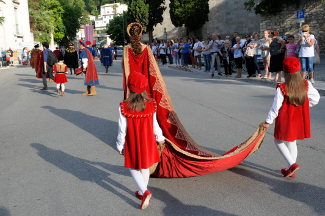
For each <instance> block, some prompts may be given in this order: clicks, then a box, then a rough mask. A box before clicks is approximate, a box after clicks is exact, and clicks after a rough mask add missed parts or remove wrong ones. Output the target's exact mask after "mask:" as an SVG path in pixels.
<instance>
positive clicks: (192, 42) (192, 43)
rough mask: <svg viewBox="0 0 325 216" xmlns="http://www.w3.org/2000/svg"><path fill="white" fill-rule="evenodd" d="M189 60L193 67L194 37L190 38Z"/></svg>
mask: <svg viewBox="0 0 325 216" xmlns="http://www.w3.org/2000/svg"><path fill="white" fill-rule="evenodd" d="M189 44H190V60H191V63H192V68H195V61H194V44H195V42H194V38H191V39H190V42H189Z"/></svg>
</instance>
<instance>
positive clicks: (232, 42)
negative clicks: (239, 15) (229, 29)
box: [231, 32, 238, 46]
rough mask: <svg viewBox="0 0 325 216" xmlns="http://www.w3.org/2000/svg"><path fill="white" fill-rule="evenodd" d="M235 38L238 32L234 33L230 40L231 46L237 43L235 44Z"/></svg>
mask: <svg viewBox="0 0 325 216" xmlns="http://www.w3.org/2000/svg"><path fill="white" fill-rule="evenodd" d="M236 37H238V32H235V33H234V37H233V38H232V39H231V44H232V46H234V45H235V44H236V43H237V42H236Z"/></svg>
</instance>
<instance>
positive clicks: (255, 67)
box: [247, 33, 262, 77]
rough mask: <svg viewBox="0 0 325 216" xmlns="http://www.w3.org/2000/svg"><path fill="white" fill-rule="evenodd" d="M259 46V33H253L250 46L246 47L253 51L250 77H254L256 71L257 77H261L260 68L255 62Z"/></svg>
mask: <svg viewBox="0 0 325 216" xmlns="http://www.w3.org/2000/svg"><path fill="white" fill-rule="evenodd" d="M260 44H261V41H260V34H259V33H254V34H253V40H252V41H251V42H250V44H248V45H247V46H249V47H250V48H251V49H253V54H254V57H253V62H252V63H253V64H252V71H253V74H252V77H256V71H257V73H258V75H257V77H261V76H262V75H261V70H260V66H259V65H258V62H257V56H258V48H259V46H260Z"/></svg>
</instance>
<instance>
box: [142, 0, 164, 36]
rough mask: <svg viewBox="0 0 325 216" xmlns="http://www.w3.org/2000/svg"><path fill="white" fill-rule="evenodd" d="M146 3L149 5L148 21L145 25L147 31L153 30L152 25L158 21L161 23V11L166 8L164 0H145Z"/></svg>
mask: <svg viewBox="0 0 325 216" xmlns="http://www.w3.org/2000/svg"><path fill="white" fill-rule="evenodd" d="M146 4H148V5H149V17H150V19H149V22H148V25H147V31H153V29H154V27H155V26H156V25H157V24H158V23H160V24H161V23H162V22H163V20H164V18H163V13H164V11H165V10H166V7H165V6H164V5H165V0H146Z"/></svg>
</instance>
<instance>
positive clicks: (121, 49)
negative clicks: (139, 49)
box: [116, 46, 123, 57]
mask: <svg viewBox="0 0 325 216" xmlns="http://www.w3.org/2000/svg"><path fill="white" fill-rule="evenodd" d="M116 48H117V54H116V55H117V57H119V56H121V57H122V56H123V47H122V46H118V47H116Z"/></svg>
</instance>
